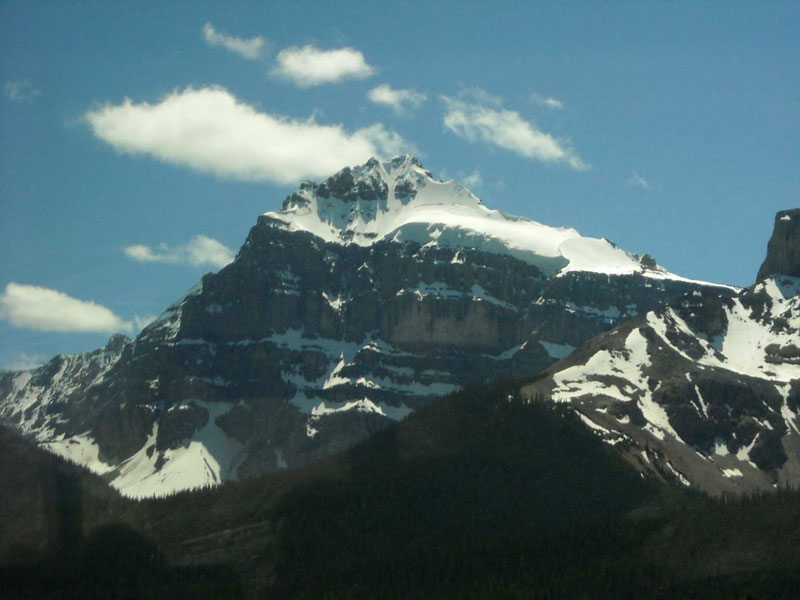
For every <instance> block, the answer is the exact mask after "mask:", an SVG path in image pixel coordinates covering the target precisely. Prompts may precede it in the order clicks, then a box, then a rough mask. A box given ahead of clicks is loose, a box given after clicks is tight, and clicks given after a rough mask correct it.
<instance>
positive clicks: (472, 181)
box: [462, 171, 483, 188]
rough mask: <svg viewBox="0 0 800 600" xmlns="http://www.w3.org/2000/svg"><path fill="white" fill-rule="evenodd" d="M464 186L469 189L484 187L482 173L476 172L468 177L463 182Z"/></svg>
mask: <svg viewBox="0 0 800 600" xmlns="http://www.w3.org/2000/svg"><path fill="white" fill-rule="evenodd" d="M462 181H463V182H464V185H466V186H467V187H469V188H479V187H481V186H482V185H483V177H481V173H480V171H474V172H473V173H471V174H470V175H467V176H466V177H464V178H463V180H462Z"/></svg>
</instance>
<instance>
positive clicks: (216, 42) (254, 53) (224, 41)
mask: <svg viewBox="0 0 800 600" xmlns="http://www.w3.org/2000/svg"><path fill="white" fill-rule="evenodd" d="M203 37H204V38H205V40H206V42H207V43H208V45H209V46H218V47H220V48H225V49H226V50H230V51H231V52H234V53H236V54H238V55H239V56H241V57H242V58H247V59H250V60H256V59H257V58H259V56H261V51H262V50H263V49H264V44H265V40H264V38H262V37H261V36H258V37H254V38H250V39H245V38H238V37H234V36H231V35H225V34H224V33H221V32H219V31H217V30H216V29H214V26H213V25H212V24H211V23H206V24H205V26H204V27H203Z"/></svg>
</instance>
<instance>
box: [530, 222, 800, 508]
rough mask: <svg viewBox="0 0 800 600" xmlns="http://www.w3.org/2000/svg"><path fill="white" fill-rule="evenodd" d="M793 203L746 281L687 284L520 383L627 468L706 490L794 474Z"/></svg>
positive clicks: (772, 481) (740, 487) (798, 465)
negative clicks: (564, 407) (727, 289)
mask: <svg viewBox="0 0 800 600" xmlns="http://www.w3.org/2000/svg"><path fill="white" fill-rule="evenodd" d="M799 224H800V210H791V211H783V212H780V213H778V215H777V217H776V220H775V232H774V234H773V236H772V239H771V240H770V242H769V247H768V255H767V258H766V260H765V261H764V265H763V266H762V267H761V270H760V271H759V275H758V279H759V281H758V283H756V284H755V285H754V286H752V287H750V288H748V289H746V290H743V291H742V292H740V293H739V294H737V295H735V296H733V297H731V296H728V295H724V294H723V295H721V294H718V293H716V292H714V291H711V290H696V291H693V292H690V293H687V294H684V295H683V296H680V297H677V298H675V299H674V300H672V301H671V302H670V303H669V305H668V306H667V307H665V308H663V309H660V310H655V311H652V312H649V313H647V314H645V315H641V316H639V317H638V318H636V319H633V320H631V321H629V322H627V323H624V324H622V325H620V326H619V327H617V328H616V329H614V330H612V331H609V332H607V333H605V334H602V335H600V336H598V337H597V338H595V339H593V340H591V341H589V342H588V343H587V344H586V345H584V346H583V347H581V348H579V349H578V350H576V351H575V352H574V353H573V354H572V355H571V356H570V357H569V358H567V359H565V360H563V361H561V362H559V363H557V364H555V365H553V366H551V367H550V368H549V369H548V376H547V377H546V378H545V379H543V380H541V381H537V382H536V383H534V384H532V385H530V386H527V387H526V388H525V393H526V394H527V396H528V397H529V398H542V399H544V398H549V399H551V400H552V401H555V402H566V403H570V404H571V405H572V406H573V407H574V409H575V410H576V411H577V412H578V413H579V414H580V415H581V418H582V419H583V420H584V422H585V423H586V424H587V425H588V426H589V427H591V428H592V429H594V430H596V432H597V433H598V435H600V436H601V437H602V438H603V439H604V440H605V441H607V442H608V443H609V444H612V445H614V446H615V447H616V448H618V449H619V450H621V451H622V452H623V453H624V455H626V457H627V458H628V459H629V460H630V461H631V462H632V463H633V464H635V465H636V466H637V467H638V468H640V469H641V470H642V471H645V472H651V473H654V474H656V475H658V476H660V477H665V478H667V479H674V480H677V481H679V482H681V483H682V484H684V485H686V486H694V487H697V488H700V489H703V490H706V491H708V492H711V493H722V492H730V491H753V490H756V489H769V488H771V487H777V486H782V485H791V486H794V487H796V486H797V485H798V484H800V277H798V275H800V271H798V268H799V267H800V261H798V248H800V225H799Z"/></svg>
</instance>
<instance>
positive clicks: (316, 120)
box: [0, 1, 800, 366]
mask: <svg viewBox="0 0 800 600" xmlns="http://www.w3.org/2000/svg"><path fill="white" fill-rule="evenodd" d="M798 31H800V4H798V3H797V2H786V3H769V2H767V3H758V4H756V3H736V2H725V3H694V2H692V3H669V4H667V3H637V4H635V5H633V4H630V3H613V4H605V3H584V2H570V3H555V2H553V3H502V2H501V3H493V4H491V5H490V4H489V3H465V2H424V3H423V2H419V3H415V2H408V3H400V2H397V3H371V4H366V3H361V2H359V3H347V2H335V3H334V2H329V3H323V2H313V3H302V2H291V3H277V2H269V3H264V2H254V3H246V2H234V3H220V2H208V3H202V2H191V3H188V2H170V3H155V2H141V3H123V2H80V3H77V2H76V3H66V2H13V1H6V2H3V3H2V4H0V48H1V49H2V63H0V64H2V67H1V68H0V86H2V92H3V93H2V96H1V97H0V198H1V199H2V200H1V203H0V211H1V212H0V245H1V246H0V251H2V256H3V261H2V263H1V265H2V266H1V267H0V293H2V294H3V295H2V297H1V298H0V300H2V303H1V304H2V305H0V366H21V365H22V364H24V363H30V362H36V361H41V360H43V359H45V358H47V357H49V356H52V355H53V354H56V353H59V352H61V353H70V352H78V351H85V350H89V349H91V348H94V347H97V346H99V345H101V344H102V343H103V342H104V341H105V339H107V337H108V335H109V334H110V333H111V331H113V330H124V331H126V332H127V333H129V334H132V333H135V332H136V330H137V327H138V326H139V325H141V323H142V322H144V321H145V320H146V319H147V318H149V317H150V316H152V315H155V314H158V313H159V312H161V311H162V310H163V309H164V308H165V307H166V306H167V305H168V304H169V303H170V302H171V301H173V300H174V299H176V298H177V297H179V296H180V295H181V294H182V293H183V292H185V291H186V290H187V289H188V288H189V287H191V286H192V285H193V284H194V283H195V282H196V281H197V280H198V279H199V278H200V276H202V274H203V273H204V272H206V271H209V270H215V269H216V268H218V265H220V264H223V263H224V262H225V260H227V258H229V254H226V252H229V251H232V252H235V251H236V250H237V249H238V247H239V246H240V245H241V243H242V242H243V241H244V239H245V237H246V235H247V232H248V230H249V228H250V227H251V226H252V225H253V224H254V223H255V220H256V217H257V215H259V214H261V213H263V212H265V211H267V210H273V209H276V208H278V207H279V206H280V204H281V202H282V201H283V199H284V197H285V196H286V195H287V194H288V193H290V192H291V191H292V190H293V189H294V188H295V186H296V183H297V182H298V181H299V180H300V179H302V178H314V179H320V178H322V177H324V175H325V174H327V171H330V170H331V165H333V164H334V163H336V161H337V160H340V161H341V160H345V159H347V158H350V157H359V156H361V155H363V154H364V153H365V152H368V151H369V150H374V151H375V152H377V153H382V154H390V153H392V152H394V151H396V150H414V151H415V152H416V153H417V154H418V156H419V158H420V159H421V161H422V163H423V164H424V165H425V166H426V167H427V168H428V169H430V170H431V171H433V173H434V175H436V176H439V177H446V178H455V179H458V180H460V181H462V182H466V183H467V185H468V186H469V187H471V188H472V189H473V191H475V192H476V193H477V194H478V195H479V196H480V197H481V198H482V199H483V200H484V201H485V203H486V204H488V205H489V206H490V207H492V208H498V209H501V210H505V211H508V212H511V213H514V214H519V215H523V216H526V217H529V218H532V219H535V220H537V221H540V222H542V223H546V224H548V225H557V226H562V225H566V226H571V227H575V228H576V229H578V230H579V231H580V232H581V233H583V234H584V235H589V236H594V237H608V238H610V239H612V240H614V241H615V242H616V243H618V244H619V245H620V246H621V247H623V248H624V249H626V250H629V251H633V252H639V253H643V252H648V253H650V254H652V255H653V256H655V257H656V259H657V260H658V261H659V263H660V264H662V265H663V266H665V267H666V268H668V269H670V270H671V271H674V272H676V273H679V274H681V275H684V276H688V277H694V278H699V279H705V280H711V281H718V282H723V283H732V284H737V285H749V284H750V283H752V281H753V279H754V277H755V273H756V271H757V269H758V266H759V264H760V262H761V260H762V259H763V256H764V252H765V249H766V242H767V240H768V238H769V234H770V232H771V228H772V220H773V216H774V213H775V212H776V211H778V210H780V209H784V208H792V207H796V206H798V205H799V204H800V202H798V190H799V189H800V186H799V185H798V184H799V183H800V41H798V40H800V36H798V35H797V32H798ZM384 86H388V87H384ZM376 88H377V90H376ZM126 99H128V100H129V104H128V105H127V106H126V105H125V101H126ZM392 103H394V104H392ZM263 138H268V139H263ZM300 146H302V147H307V148H309V151H308V152H305V153H303V156H299V157H298V156H294V155H291V152H288V151H284V150H281V148H283V149H286V148H290V147H300ZM276 148H277V150H276ZM287 153H288V154H287ZM351 162H352V161H351ZM337 166H343V165H337ZM200 236H205V237H200ZM162 245H163V246H162ZM126 249H127V251H126ZM86 302H93V303H95V304H94V305H87V304H86ZM37 311H38V312H37ZM43 311H44V312H45V313H46V314H42V312H43ZM60 311H64V312H63V314H62V312H60ZM104 311H105V312H104ZM63 329H66V331H60V330H63Z"/></svg>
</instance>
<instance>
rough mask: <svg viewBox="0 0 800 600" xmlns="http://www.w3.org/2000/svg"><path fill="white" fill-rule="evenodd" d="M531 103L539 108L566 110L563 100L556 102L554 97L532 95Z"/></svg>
mask: <svg viewBox="0 0 800 600" xmlns="http://www.w3.org/2000/svg"><path fill="white" fill-rule="evenodd" d="M531 101H532V102H533V103H534V104H538V105H539V106H544V107H546V108H552V109H555V110H560V109H562V108H564V103H563V102H562V101H561V100H556V99H555V98H553V97H552V96H543V95H542V94H537V93H533V94H531Z"/></svg>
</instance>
